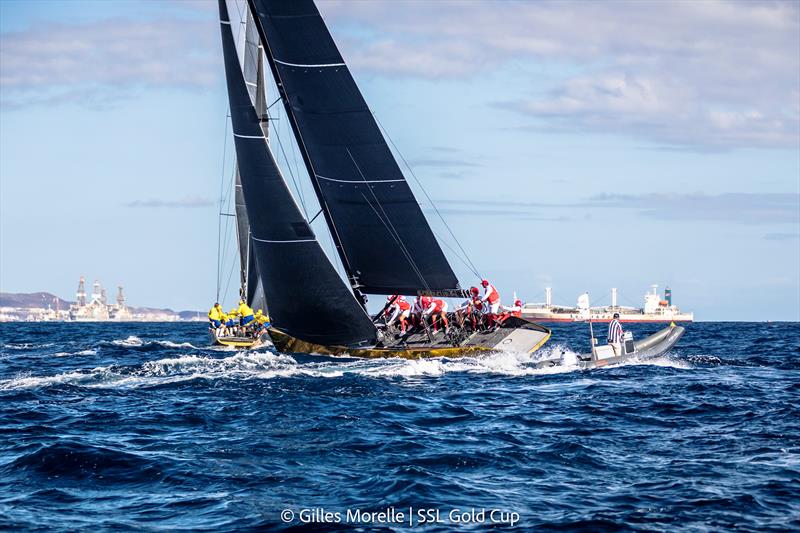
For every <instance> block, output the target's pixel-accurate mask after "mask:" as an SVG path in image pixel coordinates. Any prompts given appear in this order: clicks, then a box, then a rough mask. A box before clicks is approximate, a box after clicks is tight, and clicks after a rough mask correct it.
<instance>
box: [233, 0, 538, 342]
mask: <svg viewBox="0 0 800 533" xmlns="http://www.w3.org/2000/svg"><path fill="white" fill-rule="evenodd" d="M247 9H248V13H247V23H251V24H252V28H254V30H255V32H254V35H253V37H252V38H253V43H257V44H255V46H254V47H253V46H252V45H249V46H250V50H251V52H252V49H253V48H255V49H256V50H257V54H258V56H257V61H256V62H255V65H256V68H255V72H256V77H257V78H258V76H259V74H258V70H259V68H258V65H260V64H261V65H263V64H264V63H266V65H268V67H269V70H270V72H271V74H272V77H273V79H274V81H275V85H276V87H277V92H278V95H279V100H280V101H281V102H282V104H283V107H284V109H285V114H286V117H287V119H288V121H289V123H290V124H291V129H292V134H293V135H294V138H295V140H296V143H297V146H298V148H299V151H300V154H301V157H302V159H303V162H304V164H305V168H306V170H307V172H308V176H309V178H310V181H311V185H312V187H313V190H314V193H315V195H316V198H317V200H318V201H319V205H320V212H319V213H317V215H315V216H314V217H312V218H311V220H308V219H307V218H306V217H305V216H304V215H303V213H302V212H301V210H300V208H299V207H298V205H297V203H296V202H295V199H294V197H293V195H292V193H291V191H290V189H289V188H288V185H287V183H286V181H285V180H284V178H283V176H282V174H281V171H280V169H279V166H278V164H277V161H276V158H275V156H274V155H273V153H272V150H271V148H270V145H269V142H267V138H268V137H267V136H268V130H267V126H268V123H269V120H270V119H269V115H268V109H267V108H265V106H264V102H265V100H264V99H263V95H262V94H260V93H259V90H260V89H259V86H260V85H259V84H260V78H258V79H257V80H256V81H255V82H253V81H252V80H251V79H248V76H249V75H251V74H252V72H253V68H252V66H251V67H249V68H248V66H247V65H248V63H252V61H249V60H248V58H247V55H248V54H247V50H245V56H246V57H245V61H244V68H243V65H242V64H240V61H239V58H238V55H237V49H236V44H235V39H234V34H233V31H232V28H231V19H230V17H229V15H228V9H227V5H226V2H225V0H219V12H220V27H221V33H222V50H223V57H224V64H225V75H226V82H227V89H228V98H229V104H230V117H231V125H232V129H233V137H234V143H235V148H236V159H237V170H238V181H237V183H238V184H239V185H240V188H239V189H238V191H240V192H241V205H242V206H243V208H244V209H243V210H241V213H240V212H239V211H240V210H239V209H238V206H239V204H240V202H239V201H237V222H238V223H239V241H240V254H241V261H242V264H243V265H247V268H246V274H245V275H243V285H244V286H245V287H246V289H244V290H243V291H242V293H243V296H244V297H246V298H247V301H248V303H250V302H253V301H255V300H254V299H256V298H263V303H264V305H266V306H268V308H269V314H270V317H271V321H272V326H271V328H270V329H269V330H268V334H269V337H270V339H271V340H272V342H273V344H274V345H275V347H276V348H277V349H278V350H280V351H282V352H305V353H317V354H332V355H341V354H347V355H351V356H355V357H406V358H419V357H435V356H451V357H452V356H459V355H466V354H474V353H476V352H482V351H494V350H501V349H502V350H512V351H517V352H533V351H535V350H537V349H538V348H539V347H541V346H542V345H543V344H544V343H545V342H547V340H548V339H549V338H550V331H549V330H548V329H547V328H544V327H543V326H540V325H538V324H535V323H533V322H531V321H529V320H526V319H524V318H519V317H509V318H508V319H506V320H504V321H503V322H502V325H501V326H500V327H497V328H494V329H492V330H487V331H473V332H463V334H462V335H459V336H453V335H449V336H439V337H437V336H435V335H431V334H430V331H429V330H428V329H427V328H422V329H421V330H419V331H416V332H414V333H412V334H407V335H403V336H399V337H398V338H395V337H391V336H387V335H382V333H381V331H380V330H379V328H378V327H377V326H376V323H375V321H374V319H373V318H372V317H370V315H369V314H368V313H367V310H366V299H367V295H368V294H373V295H374V294H378V295H399V294H402V295H430V296H436V297H450V298H456V297H458V298H461V297H465V296H466V291H464V290H463V289H462V288H461V286H460V284H459V281H458V279H457V278H456V276H455V274H454V272H453V270H452V268H451V266H450V264H449V263H448V260H447V258H446V257H445V255H444V253H443V251H442V249H441V247H440V246H439V243H438V241H437V239H436V237H435V236H434V234H433V231H432V230H431V227H430V226H429V224H428V222H427V220H426V219H425V216H424V215H423V213H422V209H421V208H420V205H419V204H418V202H417V200H416V199H415V197H414V194H413V193H412V191H411V188H410V187H409V184H408V183H407V182H406V179H405V177H404V175H403V173H402V171H401V170H400V167H399V165H398V163H397V161H396V160H395V158H394V155H393V154H392V152H391V150H390V148H389V146H388V145H387V142H386V140H385V139H384V137H383V135H382V134H381V131H380V129H379V126H378V124H377V122H376V120H375V118H374V116H373V115H372V113H371V111H370V109H369V108H368V106H367V104H366V102H365V101H364V98H363V97H362V95H361V92H360V91H359V89H358V87H357V85H356V83H355V80H354V79H353V77H352V75H351V73H350V70H349V69H348V68H347V65H346V64H345V62H344V59H343V58H342V56H341V54H340V53H339V50H338V48H337V47H336V44H335V43H334V41H333V38H332V37H331V34H330V33H329V31H328V28H327V27H326V25H325V22H324V21H323V19H322V17H321V16H320V13H319V11H318V10H317V7H316V6H315V5H314V3H313V1H312V0H294V1H281V0H248V1H247ZM249 40H250V39H249V38H247V39H246V41H249ZM264 60H266V61H264ZM261 86H262V87H263V85H261ZM253 88H254V89H255V90H253ZM275 103H277V100H276V102H275ZM318 215H321V216H322V217H323V219H324V221H325V223H326V225H327V228H328V230H329V231H330V235H331V237H332V240H333V244H334V247H335V250H336V254H337V255H338V258H339V259H340V261H341V265H342V267H343V270H344V273H345V276H346V280H347V283H348V284H349V287H348V286H347V285H346V284H345V280H344V279H343V278H342V277H341V276H340V275H339V274H338V273H337V271H336V268H335V267H334V265H333V263H332V262H331V260H330V259H329V258H328V256H327V255H326V254H325V251H324V250H323V248H322V246H321V244H320V242H319V240H318V237H317V235H316V234H315V233H314V231H313V230H312V228H311V225H310V223H311V222H312V221H313V220H314V219H315V218H316V216H318ZM245 218H246V224H245V223H244V222H243V221H244V219H245ZM243 240H244V241H245V242H244V243H242V241H243Z"/></svg>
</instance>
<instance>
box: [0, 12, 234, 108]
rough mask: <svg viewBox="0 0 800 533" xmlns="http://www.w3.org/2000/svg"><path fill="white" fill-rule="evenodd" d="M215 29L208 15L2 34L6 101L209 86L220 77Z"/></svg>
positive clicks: (0, 85)
mask: <svg viewBox="0 0 800 533" xmlns="http://www.w3.org/2000/svg"><path fill="white" fill-rule="evenodd" d="M214 29H215V28H214V25H213V24H212V23H211V21H203V20H200V21H198V20H181V19H169V20H152V21H142V20H123V19H114V20H101V21H95V22H89V23H85V24H78V25H65V24H55V23H50V24H43V25H39V26H36V27H35V28H32V29H29V30H27V31H18V32H6V33H3V34H1V35H0V89H2V103H3V105H4V106H6V107H15V106H16V107H18V106H23V105H30V104H37V103H38V104H43V103H59V102H66V101H72V102H79V103H88V104H87V105H91V103H92V102H96V101H98V100H100V101H103V102H105V103H111V102H112V101H113V100H114V99H115V98H120V97H125V96H126V95H128V94H130V93H131V92H132V91H133V90H135V89H136V88H144V89H149V88H162V89H163V88H184V89H202V88H206V87H209V86H211V85H213V84H215V83H217V81H218V78H219V68H217V67H218V64H219V60H218V58H217V57H216V56H215V55H214V43H215V37H216V36H217V35H216V33H215V32H214Z"/></svg>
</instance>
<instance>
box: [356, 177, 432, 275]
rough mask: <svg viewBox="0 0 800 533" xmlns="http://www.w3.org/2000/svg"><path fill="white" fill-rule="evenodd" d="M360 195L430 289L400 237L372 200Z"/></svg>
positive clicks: (362, 194)
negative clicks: (385, 220) (387, 223)
mask: <svg viewBox="0 0 800 533" xmlns="http://www.w3.org/2000/svg"><path fill="white" fill-rule="evenodd" d="M361 197H362V198H364V201H366V202H367V205H368V206H370V207H371V208H372V210H373V211H374V212H375V216H377V217H378V220H380V221H381V223H383V225H384V226H386V229H388V230H389V235H390V236H391V237H392V239H394V241H395V242H396V243H397V244H398V246H400V251H401V252H402V253H403V255H404V256H405V258H406V260H407V261H408V262H409V263H410V264H411V268H412V269H414V272H415V273H416V274H417V276H418V277H419V279H420V281H422V285H423V286H424V287H425V288H426V289H428V290H430V289H431V288H430V286H429V285H428V283H427V282H426V281H425V277H424V276H423V275H422V272H420V271H419V269H418V268H417V265H416V264H415V263H414V260H413V259H412V258H411V256H410V255H409V254H408V251H407V250H406V249H405V246H403V243H402V242H401V240H400V237H399V236H395V234H394V233H393V232H392V230H391V229H389V226H387V225H386V222H384V220H383V217H381V214H380V213H378V210H377V209H375V206H373V205H372V202H370V201H369V198H367V196H366V195H365V194H364V193H363V192H362V193H361ZM378 206H380V203H379V204H378ZM381 210H383V208H381ZM390 224H391V222H390Z"/></svg>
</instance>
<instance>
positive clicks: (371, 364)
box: [0, 336, 691, 389]
mask: <svg viewBox="0 0 800 533" xmlns="http://www.w3.org/2000/svg"><path fill="white" fill-rule="evenodd" d="M154 342H158V343H159V344H161V345H162V346H169V347H172V348H184V349H185V348H190V349H197V350H199V348H196V347H195V346H193V345H191V344H189V343H181V344H176V343H171V342H169V341H163V342H162V341H154ZM115 343H125V344H124V345H126V346H140V345H143V344H144V341H142V340H141V339H139V338H138V337H134V336H131V337H128V338H127V339H125V340H123V341H115ZM228 350H229V349H228V348H226V349H225V350H221V351H224V352H227V351H228ZM94 353H96V352H95V351H94V350H84V351H81V352H75V353H71V354H70V353H67V352H62V354H63V356H66V355H92V354H94ZM544 360H554V361H557V362H558V364H555V365H553V366H548V367H545V368H536V364H537V363H539V362H541V361H544ZM577 362H578V359H577V354H576V353H575V352H573V351H571V350H569V349H567V348H566V347H564V346H561V345H558V344H556V345H553V346H551V347H547V348H545V349H543V350H540V351H538V352H536V353H534V354H529V353H518V352H502V351H498V352H491V353H488V354H485V355H484V354H481V355H477V356H473V357H460V358H454V359H449V358H444V357H442V358H431V359H401V358H394V359H355V360H353V359H342V360H341V361H337V360H335V359H334V360H331V359H330V358H326V359H325V360H322V361H319V362H317V361H313V362H306V363H298V362H297V361H296V360H295V359H294V358H293V357H291V356H289V355H284V354H277V353H274V352H272V351H269V350H266V349H265V350H264V351H260V350H251V351H233V352H232V354H231V355H229V356H227V357H208V356H206V355H203V354H202V353H199V354H183V355H177V356H175V357H167V358H163V359H157V360H153V361H147V362H145V363H143V364H142V365H141V366H138V367H136V366H134V367H121V366H113V365H112V366H107V367H97V368H94V369H91V370H89V369H87V370H79V371H72V372H66V373H63V374H57V375H55V376H31V375H29V374H28V375H20V376H18V377H16V378H13V379H8V380H0V389H17V388H31V387H47V386H51V385H57V384H61V383H69V384H72V385H78V386H82V387H99V388H110V387H134V388H135V387H148V386H155V385H163V384H167V383H175V382H180V381H189V380H194V379H209V380H214V379H241V380H249V379H274V378H279V377H283V378H286V377H292V376H309V377H319V378H336V377H341V376H343V375H345V374H351V375H360V376H365V377H370V378H405V379H414V378H423V377H438V376H443V375H445V374H448V373H476V374H497V375H502V376H512V377H516V376H529V375H546V374H560V373H566V372H574V371H576V370H578V369H579V368H580V367H579V366H578V365H577ZM623 364H644V365H656V366H668V367H672V368H691V366H690V365H689V364H688V363H686V362H684V361H680V360H675V359H671V358H669V357H660V358H656V359H649V360H644V361H630V362H628V363H623Z"/></svg>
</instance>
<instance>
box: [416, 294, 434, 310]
mask: <svg viewBox="0 0 800 533" xmlns="http://www.w3.org/2000/svg"><path fill="white" fill-rule="evenodd" d="M432 300H433V298H431V297H430V296H423V297H422V298H420V299H419V305H420V307H422V309H423V310H425V309H427V308H429V307H430V306H431V301H432Z"/></svg>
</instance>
